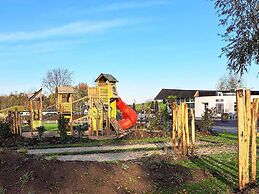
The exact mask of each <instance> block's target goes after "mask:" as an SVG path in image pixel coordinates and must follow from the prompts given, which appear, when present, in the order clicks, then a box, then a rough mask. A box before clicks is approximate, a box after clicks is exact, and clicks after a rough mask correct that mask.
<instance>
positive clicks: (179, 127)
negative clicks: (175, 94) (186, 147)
mask: <svg viewBox="0 0 259 194" xmlns="http://www.w3.org/2000/svg"><path fill="white" fill-rule="evenodd" d="M177 110H178V111H177V112H178V113H177V127H178V130H177V132H178V134H177V135H178V159H179V160H180V159H181V157H182V148H183V144H182V138H183V136H182V135H183V133H182V131H183V130H182V109H181V106H178V108H177Z"/></svg>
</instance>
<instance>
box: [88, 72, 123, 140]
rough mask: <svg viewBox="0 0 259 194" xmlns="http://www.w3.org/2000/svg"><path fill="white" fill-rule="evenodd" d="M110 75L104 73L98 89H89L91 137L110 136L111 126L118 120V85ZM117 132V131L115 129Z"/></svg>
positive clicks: (99, 79) (97, 86)
mask: <svg viewBox="0 0 259 194" xmlns="http://www.w3.org/2000/svg"><path fill="white" fill-rule="evenodd" d="M117 82H118V80H117V79H116V78H114V77H113V76H112V75H110V74H104V73H102V74H101V75H100V76H99V77H98V78H97V79H96V80H95V83H96V87H89V88H88V106H89V109H88V125H89V132H90V135H96V136H99V135H102V136H103V135H110V132H111V128H110V127H111V125H112V126H114V121H115V120H116V114H117V109H116V99H117V98H118V93H117V87H116V83H117ZM115 130H116V129H115Z"/></svg>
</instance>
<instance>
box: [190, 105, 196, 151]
mask: <svg viewBox="0 0 259 194" xmlns="http://www.w3.org/2000/svg"><path fill="white" fill-rule="evenodd" d="M190 116H191V129H192V145H191V146H192V153H193V152H194V148H195V117H194V112H193V109H192V108H191V110H190Z"/></svg>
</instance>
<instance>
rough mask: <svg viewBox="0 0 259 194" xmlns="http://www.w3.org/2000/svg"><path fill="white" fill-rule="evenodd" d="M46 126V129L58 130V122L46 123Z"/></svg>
mask: <svg viewBox="0 0 259 194" xmlns="http://www.w3.org/2000/svg"><path fill="white" fill-rule="evenodd" d="M43 126H44V127H45V128H46V131H57V130H58V124H56V123H44V125H43Z"/></svg>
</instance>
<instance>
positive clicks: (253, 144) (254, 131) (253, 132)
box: [251, 98, 259, 184]
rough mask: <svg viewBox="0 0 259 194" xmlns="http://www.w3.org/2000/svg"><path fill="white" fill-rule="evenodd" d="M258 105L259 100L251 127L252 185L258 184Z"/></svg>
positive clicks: (257, 100)
mask: <svg viewBox="0 0 259 194" xmlns="http://www.w3.org/2000/svg"><path fill="white" fill-rule="evenodd" d="M258 103H259V99H258V98H256V99H254V100H253V106H252V127H251V135H252V137H251V139H252V140H251V183H252V184H256V157H257V154H256V147H257V145H256V136H257V122H258V108H259V106H258Z"/></svg>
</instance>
